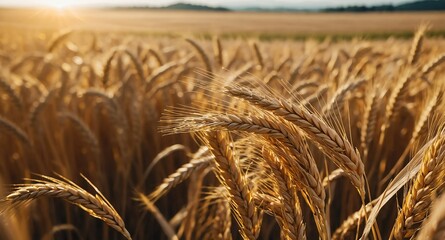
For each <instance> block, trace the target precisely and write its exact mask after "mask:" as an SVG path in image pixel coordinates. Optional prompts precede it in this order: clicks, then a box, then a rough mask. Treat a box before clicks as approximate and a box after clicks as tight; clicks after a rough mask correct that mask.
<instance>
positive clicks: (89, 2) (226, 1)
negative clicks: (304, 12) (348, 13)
mask: <svg viewBox="0 0 445 240" xmlns="http://www.w3.org/2000/svg"><path fill="white" fill-rule="evenodd" d="M180 1H181V0H18V1H11V0H0V6H25V7H26V6H53V7H63V6H65V7H66V6H73V5H74V6H128V5H143V6H147V5H148V6H162V5H168V4H171V3H176V2H180ZM409 1H410V0H368V1H366V0H313V1H308V0H306V1H304V0H269V1H259V0H182V1H181V2H189V3H196V4H202V5H210V6H224V7H240V6H256V7H295V8H313V7H331V6H345V5H354V4H355V5H375V4H388V3H392V4H398V3H401V2H409ZM412 1H413V0H412Z"/></svg>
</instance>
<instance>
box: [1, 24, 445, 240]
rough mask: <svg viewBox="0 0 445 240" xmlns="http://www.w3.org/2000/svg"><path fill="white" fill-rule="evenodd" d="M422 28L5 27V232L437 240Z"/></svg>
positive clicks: (439, 120)
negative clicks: (331, 31) (345, 32)
mask: <svg viewBox="0 0 445 240" xmlns="http://www.w3.org/2000/svg"><path fill="white" fill-rule="evenodd" d="M429 30H430V27H429V26H428V25H419V26H418V29H417V30H413V31H414V36H413V37H412V38H409V39H397V38H392V37H389V38H387V39H379V40H367V39H365V38H353V39H351V40H341V41H334V40H332V39H330V38H326V39H324V40H323V41H317V40H311V39H307V40H305V41H292V40H273V41H261V40H260V39H257V38H219V37H218V36H217V35H214V36H213V37H212V38H211V39H207V38H197V37H189V38H182V37H180V38H178V37H169V36H161V35H156V36H151V35H144V34H122V33H118V32H112V31H110V32H95V31H81V30H60V31H49V30H45V31H25V30H19V29H14V28H5V29H2V30H0V31H1V32H2V34H1V35H0V103H1V104H0V146H1V148H0V156H1V158H0V160H1V163H0V199H1V200H0V239H19V240H22V239H23V240H26V239H45V240H46V239H48V240H51V239H317V238H318V239H323V240H325V239H359V238H360V239H411V238H414V239H442V238H443V237H444V236H445V235H444V232H445V227H444V226H445V224H444V223H445V210H444V208H443V205H444V204H445V198H444V197H441V194H442V192H443V189H444V185H445V182H444V181H443V177H445V163H444V162H443V161H444V160H445V159H444V156H445V132H444V127H445V126H444V124H443V120H444V117H445V108H444V107H445V106H444V103H443V92H444V89H445V88H444V87H445V86H444V83H445V64H444V62H445V41H444V40H443V38H440V37H429V36H428V34H427V33H428V31H429ZM430 213H431V214H430Z"/></svg>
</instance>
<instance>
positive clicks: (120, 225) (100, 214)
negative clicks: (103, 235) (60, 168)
mask: <svg viewBox="0 0 445 240" xmlns="http://www.w3.org/2000/svg"><path fill="white" fill-rule="evenodd" d="M42 177H43V178H44V180H33V181H34V183H30V184H24V185H18V186H17V188H16V189H15V191H14V192H12V193H11V194H9V195H8V196H6V198H5V199H3V200H2V201H3V202H4V203H5V204H7V206H8V207H7V208H6V210H7V209H12V208H15V207H17V206H19V205H21V204H24V203H26V202H29V201H32V200H36V199H38V198H41V197H53V198H60V199H63V200H65V201H67V202H69V203H71V204H74V205H77V206H78V207H80V208H82V209H83V210H84V211H86V212H87V213H88V214H89V215H91V216H92V217H95V218H98V219H100V220H102V221H104V222H105V223H106V224H107V225H108V226H110V227H112V228H114V229H116V230H117V231H118V232H120V233H121V234H122V235H123V236H124V237H125V238H126V239H128V240H131V236H130V233H129V232H128V231H127V229H126V228H125V224H124V221H123V220H122V218H121V217H120V216H119V214H118V213H117V212H116V210H115V209H114V208H113V206H112V205H111V204H110V203H109V202H108V201H107V200H106V199H105V197H104V196H103V195H102V194H101V193H100V192H99V190H98V189H97V188H96V187H95V186H94V185H92V184H91V183H90V184H91V185H92V186H93V188H94V189H95V190H96V192H97V193H98V194H96V195H92V194H90V193H88V192H87V191H85V190H84V189H82V188H81V187H79V186H78V185H76V184H74V183H73V182H71V181H69V180H67V179H63V180H58V179H55V178H52V177H48V176H42Z"/></svg>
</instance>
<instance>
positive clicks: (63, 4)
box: [45, 0, 75, 11]
mask: <svg viewBox="0 0 445 240" xmlns="http://www.w3.org/2000/svg"><path fill="white" fill-rule="evenodd" d="M74 3H75V1H72V0H71V1H70V0H62V1H54V0H49V1H46V3H45V5H46V6H48V7H49V8H52V9H55V10H58V11H64V10H65V9H67V8H69V7H72V6H73V5H74Z"/></svg>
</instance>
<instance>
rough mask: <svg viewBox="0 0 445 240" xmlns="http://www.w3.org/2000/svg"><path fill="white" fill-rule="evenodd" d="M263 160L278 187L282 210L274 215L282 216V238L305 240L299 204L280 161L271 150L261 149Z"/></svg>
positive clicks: (291, 183) (292, 185)
mask: <svg viewBox="0 0 445 240" xmlns="http://www.w3.org/2000/svg"><path fill="white" fill-rule="evenodd" d="M263 158H264V160H265V161H266V162H267V164H268V166H269V167H270V169H271V170H272V173H273V175H274V179H275V183H276V184H277V186H278V191H279V195H280V199H281V206H282V209H280V210H279V212H276V213H275V214H278V215H281V216H282V220H283V223H282V224H283V226H281V227H282V230H283V234H284V236H285V237H286V238H289V239H306V230H305V228H306V227H305V225H304V223H303V216H302V213H301V207H300V202H299V201H298V197H297V192H296V189H295V185H294V184H293V182H292V180H291V178H290V175H289V173H288V172H287V171H286V170H285V168H284V166H283V165H282V163H281V162H282V161H280V159H278V157H277V156H276V155H275V154H274V153H273V152H272V151H271V150H267V149H263Z"/></svg>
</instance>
